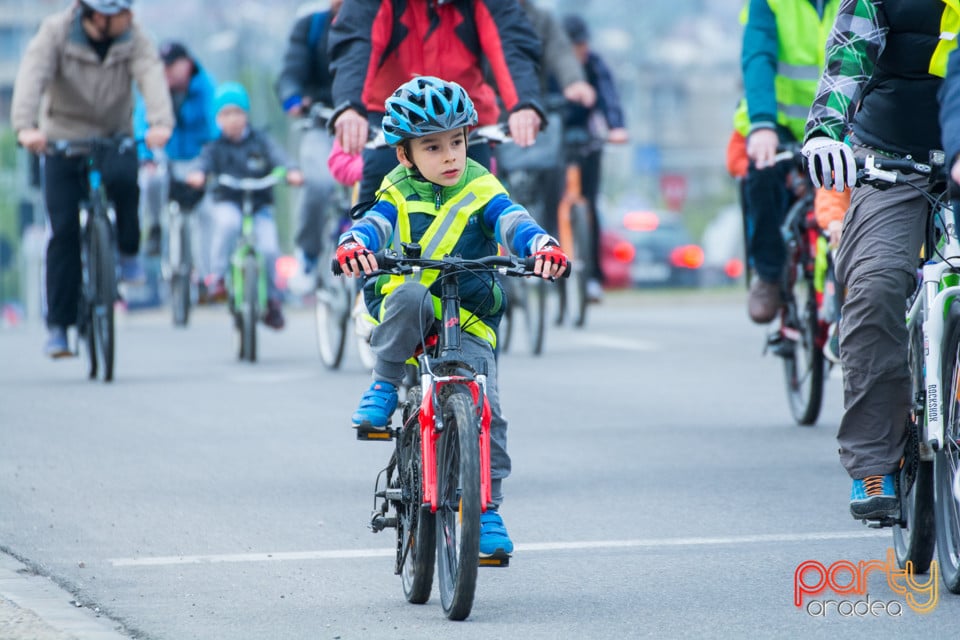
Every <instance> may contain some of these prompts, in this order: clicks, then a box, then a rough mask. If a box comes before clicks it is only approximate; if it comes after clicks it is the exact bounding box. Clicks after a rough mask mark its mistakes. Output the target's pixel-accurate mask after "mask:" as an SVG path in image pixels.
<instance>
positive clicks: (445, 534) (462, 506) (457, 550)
mask: <svg viewBox="0 0 960 640" xmlns="http://www.w3.org/2000/svg"><path fill="white" fill-rule="evenodd" d="M443 424H444V429H443V432H442V433H441V434H440V439H439V440H438V442H437V485H438V486H437V501H438V506H437V513H436V518H437V562H438V564H439V567H438V574H439V578H440V603H441V604H442V605H443V612H444V613H445V614H446V616H447V617H448V618H450V619H451V620H464V619H466V617H467V616H469V615H470V610H471V608H472V607H473V597H474V594H475V592H476V588H477V570H478V567H479V563H480V560H479V559H480V443H479V431H478V426H477V415H476V410H475V408H474V406H473V400H472V397H471V396H470V394H469V393H468V392H467V390H466V389H463V390H459V389H458V390H456V391H454V392H452V393H451V394H450V395H449V396H448V397H447V399H446V400H445V401H444V403H443Z"/></svg>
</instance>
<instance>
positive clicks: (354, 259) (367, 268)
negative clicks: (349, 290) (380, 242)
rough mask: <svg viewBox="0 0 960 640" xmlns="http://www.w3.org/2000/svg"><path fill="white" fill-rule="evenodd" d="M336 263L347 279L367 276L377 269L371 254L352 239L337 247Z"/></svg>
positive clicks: (375, 260)
mask: <svg viewBox="0 0 960 640" xmlns="http://www.w3.org/2000/svg"><path fill="white" fill-rule="evenodd" d="M337 262H338V263H340V268H341V269H342V270H343V274H344V275H345V276H349V277H353V276H358V277H359V276H361V275H363V274H367V275H369V274H371V273H373V272H374V271H376V270H377V269H378V268H379V266H378V265H377V259H376V258H375V257H374V255H373V253H371V251H370V250H369V249H367V248H366V247H365V246H363V245H362V244H360V243H359V242H357V241H356V240H355V239H353V238H350V239H348V240H344V241H343V242H342V243H341V244H340V246H339V247H337Z"/></svg>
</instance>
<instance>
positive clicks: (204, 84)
mask: <svg viewBox="0 0 960 640" xmlns="http://www.w3.org/2000/svg"><path fill="white" fill-rule="evenodd" d="M198 88H199V89H200V94H201V96H202V98H201V100H202V101H203V104H204V110H205V112H206V114H207V136H208V138H207V139H208V140H216V139H217V138H219V137H220V127H218V126H217V113H216V111H214V106H213V105H214V101H213V97H214V94H216V92H217V82H216V80H214V79H213V76H211V75H210V74H209V73H208V72H207V71H206V69H204V70H203V71H201V72H200V77H199V81H198Z"/></svg>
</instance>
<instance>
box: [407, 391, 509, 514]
mask: <svg viewBox="0 0 960 640" xmlns="http://www.w3.org/2000/svg"><path fill="white" fill-rule="evenodd" d="M420 384H421V388H422V389H423V390H424V392H423V399H422V400H421V401H420V412H419V421H420V446H421V447H422V451H421V456H422V459H423V465H422V472H423V482H422V486H423V505H424V506H427V505H429V506H430V512H431V513H436V512H437V507H438V506H439V504H438V498H437V496H438V493H439V492H438V490H437V481H438V476H437V442H438V441H439V439H440V435H441V433H442V432H443V430H444V428H445V426H446V425H444V424H443V415H442V410H441V408H440V405H439V400H440V389H441V388H442V387H444V386H446V385H449V384H455V385H461V386H464V387H466V388H467V389H469V390H470V395H471V396H472V398H473V405H474V407H475V408H476V409H477V413H478V416H477V417H478V418H479V419H480V429H479V433H478V437H479V438H480V461H479V462H480V510H481V511H486V510H487V509H488V508H489V507H490V506H492V500H493V481H492V478H491V475H490V473H491V472H490V420H491V411H490V401H489V399H488V398H487V389H486V387H487V377H486V376H485V375H482V374H481V375H478V376H477V377H476V378H475V379H472V378H467V377H463V376H444V377H442V378H434V377H433V376H431V375H430V374H429V373H424V374H422V375H421V381H420Z"/></svg>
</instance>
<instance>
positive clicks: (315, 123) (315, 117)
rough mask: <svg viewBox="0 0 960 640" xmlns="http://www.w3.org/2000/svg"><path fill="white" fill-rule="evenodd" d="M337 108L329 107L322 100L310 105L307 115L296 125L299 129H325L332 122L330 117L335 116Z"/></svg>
mask: <svg viewBox="0 0 960 640" xmlns="http://www.w3.org/2000/svg"><path fill="white" fill-rule="evenodd" d="M335 112H336V111H335V109H333V108H332V107H328V106H327V105H325V104H322V103H320V102H317V103H314V104H313V105H311V106H310V110H309V111H307V113H306V115H304V116H302V117H301V118H300V119H299V120H297V122H296V124H295V126H296V128H297V129H324V130H326V128H327V126H328V125H329V124H330V118H332V117H333V114H334V113H335Z"/></svg>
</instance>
